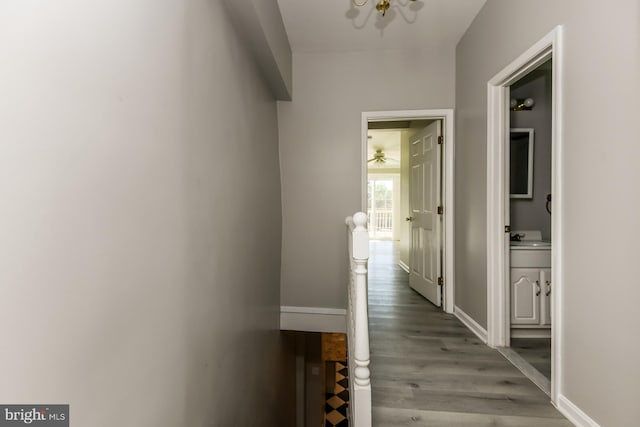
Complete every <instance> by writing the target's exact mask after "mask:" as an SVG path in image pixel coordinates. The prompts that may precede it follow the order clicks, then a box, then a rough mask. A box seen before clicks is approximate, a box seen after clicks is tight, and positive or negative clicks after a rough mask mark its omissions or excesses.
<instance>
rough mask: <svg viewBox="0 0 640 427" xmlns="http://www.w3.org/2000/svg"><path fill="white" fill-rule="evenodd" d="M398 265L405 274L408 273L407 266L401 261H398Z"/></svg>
mask: <svg viewBox="0 0 640 427" xmlns="http://www.w3.org/2000/svg"><path fill="white" fill-rule="evenodd" d="M398 267H400V268H401V269H403V270H404V271H405V272H407V274H408V273H409V266H408V265H407V264H405V263H404V262H402V261H398Z"/></svg>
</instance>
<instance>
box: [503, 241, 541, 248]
mask: <svg viewBox="0 0 640 427" xmlns="http://www.w3.org/2000/svg"><path fill="white" fill-rule="evenodd" d="M511 246H529V247H534V248H538V247H545V246H551V242H548V241H546V240H521V241H519V242H518V241H513V242H511Z"/></svg>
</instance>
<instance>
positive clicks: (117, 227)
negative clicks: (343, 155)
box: [0, 0, 281, 427]
mask: <svg viewBox="0 0 640 427" xmlns="http://www.w3.org/2000/svg"><path fill="white" fill-rule="evenodd" d="M0 64H2V66H0V141H1V142H0V200H2V202H1V204H0V235H1V236H2V238H1V239H0V293H1V296H0V336H1V337H2V338H1V342H2V344H1V349H0V378H1V380H0V402H3V403H69V404H70V405H71V424H72V425H77V426H96V427H99V426H105V427H107V426H108V427H112V426H116V425H117V426H166V427H175V426H197V427H200V426H213V425H215V426H222V425H247V426H248V425H251V426H271V425H276V424H278V421H277V420H276V417H277V416H278V415H277V414H276V410H277V408H278V406H277V398H279V396H277V395H276V393H277V385H278V383H279V382H280V381H281V379H280V378H279V376H280V369H279V368H275V367H278V366H280V363H279V361H278V360H277V359H276V358H277V357H278V353H279V351H280V347H279V345H280V344H279V338H278V337H279V331H278V329H279V324H278V322H279V320H278V319H279V313H278V311H279V273H280V271H279V269H280V239H281V216H280V215H281V208H280V206H281V201H280V182H279V179H280V178H279V166H278V154H277V153H278V148H277V128H276V126H277V124H276V123H277V117H276V106H275V102H274V101H273V98H272V95H271V94H270V93H269V91H268V89H267V88H266V87H265V85H264V83H263V79H262V78H261V77H260V76H259V75H258V73H257V71H256V67H255V66H254V64H253V62H252V61H251V59H250V57H249V55H248V54H247V53H246V52H245V51H244V49H243V48H242V46H241V45H240V43H239V42H238V39H237V37H236V35H235V33H234V31H233V28H232V27H231V25H230V24H229V22H228V19H227V18H226V12H225V10H224V8H223V7H222V6H221V3H220V1H206V0H193V1H188V2H186V1H179V0H168V1H163V2H158V1H155V0H135V1H131V0H82V1H80V0H60V1H56V2H42V1H35V0H7V1H3V2H1V3H0Z"/></svg>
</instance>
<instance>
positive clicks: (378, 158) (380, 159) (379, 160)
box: [367, 148, 397, 165]
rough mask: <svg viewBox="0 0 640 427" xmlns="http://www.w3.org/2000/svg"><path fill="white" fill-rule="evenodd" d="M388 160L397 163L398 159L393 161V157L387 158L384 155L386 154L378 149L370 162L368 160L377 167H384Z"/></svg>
mask: <svg viewBox="0 0 640 427" xmlns="http://www.w3.org/2000/svg"><path fill="white" fill-rule="evenodd" d="M387 160H390V161H392V162H397V160H396V159H392V158H391V157H387V156H386V155H385V154H384V152H383V151H382V148H378V149H376V152H375V153H374V154H373V157H372V158H370V159H369V160H367V163H371V162H374V164H376V165H382V164H384V163H387Z"/></svg>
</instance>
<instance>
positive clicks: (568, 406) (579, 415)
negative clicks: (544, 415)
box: [558, 394, 600, 427]
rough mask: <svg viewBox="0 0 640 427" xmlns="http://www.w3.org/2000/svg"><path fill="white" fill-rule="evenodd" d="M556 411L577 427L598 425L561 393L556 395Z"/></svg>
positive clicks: (596, 426)
mask: <svg viewBox="0 0 640 427" xmlns="http://www.w3.org/2000/svg"><path fill="white" fill-rule="evenodd" d="M558 411H560V413H561V414H562V415H564V416H565V417H567V419H568V420H569V421H571V422H572V423H573V424H575V425H576V426H578V427H600V424H598V423H597V422H595V421H593V420H592V419H591V418H590V417H589V416H588V415H587V414H585V413H584V412H582V410H581V409H580V408H578V407H577V406H576V405H574V404H573V402H571V401H570V400H569V399H567V398H566V397H565V396H564V395H562V394H561V395H559V396H558Z"/></svg>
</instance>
